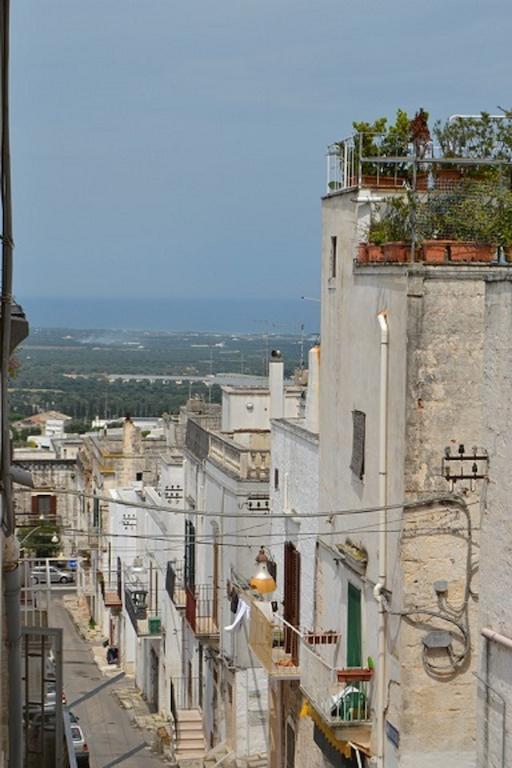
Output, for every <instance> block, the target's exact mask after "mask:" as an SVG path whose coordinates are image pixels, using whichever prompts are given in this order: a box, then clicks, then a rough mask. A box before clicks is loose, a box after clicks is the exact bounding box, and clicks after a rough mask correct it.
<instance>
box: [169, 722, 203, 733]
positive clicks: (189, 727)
mask: <svg viewBox="0 0 512 768" xmlns="http://www.w3.org/2000/svg"><path fill="white" fill-rule="evenodd" d="M175 730H176V731H177V732H178V733H183V732H184V731H201V733H202V732H203V723H202V721H200V720H178V722H177V723H176V724H175Z"/></svg>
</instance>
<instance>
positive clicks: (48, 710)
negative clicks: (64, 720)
mask: <svg viewBox="0 0 512 768" xmlns="http://www.w3.org/2000/svg"><path fill="white" fill-rule="evenodd" d="M69 719H70V721H71V724H72V725H73V724H75V723H78V721H79V719H80V718H79V717H78V715H75V713H74V712H72V711H71V710H69ZM29 720H30V725H31V726H34V727H35V728H37V727H39V726H40V725H41V723H42V722H43V721H44V724H45V725H55V705H53V706H52V705H49V704H47V705H45V708H44V712H41V710H40V709H38V710H37V711H35V712H33V713H29Z"/></svg>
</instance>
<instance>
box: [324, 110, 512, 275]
mask: <svg viewBox="0 0 512 768" xmlns="http://www.w3.org/2000/svg"><path fill="white" fill-rule="evenodd" d="M353 127H354V130H355V131H356V134H355V135H354V136H353V137H351V138H350V139H347V140H345V141H344V142H340V143H339V144H337V145H334V146H335V147H336V152H337V153H338V158H339V161H340V162H341V163H343V171H344V177H343V179H342V181H343V182H344V186H345V188H349V187H351V186H363V187H370V188H379V189H382V190H392V189H395V192H394V193H391V194H390V193H389V192H387V193H386V194H384V198H382V196H381V197H380V202H376V203H374V204H372V206H371V217H370V223H369V226H368V227H367V231H366V232H365V233H364V235H365V236H364V238H363V239H364V241H365V242H363V243H361V246H360V248H359V254H358V261H359V262H368V261H395V262H396V261H410V260H415V261H420V260H424V261H426V262H428V263H435V264H440V263H444V262H450V261H463V262H464V261H465V262H490V261H496V262H500V263H503V262H512V191H511V189H512V176H511V169H512V112H504V113H503V114H502V115H499V116H491V115H488V114H486V113H482V114H481V115H479V116H478V117H469V118H465V117H454V118H449V119H448V120H446V121H445V122H441V121H437V122H436V123H435V124H434V126H433V128H432V130H431V129H430V127H429V122H428V113H427V112H425V111H424V110H423V109H420V110H419V111H418V112H417V113H416V114H415V116H414V117H413V118H410V117H409V116H408V115H407V114H406V112H404V111H403V110H398V112H397V115H396V119H395V122H394V123H391V124H389V123H388V121H387V119H386V118H384V117H382V118H378V119H377V120H375V121H374V122H373V123H367V122H354V123H353ZM331 149H332V148H331ZM349 154H350V158H349ZM342 186H343V185H342ZM337 189H338V187H336V186H335V187H334V188H333V189H330V191H336V190H337ZM398 190H400V191H398Z"/></svg>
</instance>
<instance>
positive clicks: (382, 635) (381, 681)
mask: <svg viewBox="0 0 512 768" xmlns="http://www.w3.org/2000/svg"><path fill="white" fill-rule="evenodd" d="M377 319H378V321H379V326H380V400H379V506H380V508H381V510H380V513H379V583H378V584H377V587H376V588H375V590H374V593H375V596H376V598H377V601H378V603H379V630H378V648H377V675H378V679H377V765H378V766H379V768H383V766H384V738H385V732H384V731H385V723H384V709H385V706H386V627H387V614H386V606H385V602H384V599H383V596H382V590H383V589H385V588H386V575H387V533H386V527H387V509H386V507H387V503H388V470H387V467H388V454H387V443H388V363H389V327H388V320H387V312H386V311H383V312H379V314H378V315H377Z"/></svg>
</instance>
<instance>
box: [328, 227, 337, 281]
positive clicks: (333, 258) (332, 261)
mask: <svg viewBox="0 0 512 768" xmlns="http://www.w3.org/2000/svg"><path fill="white" fill-rule="evenodd" d="M337 251H338V238H337V237H334V236H333V237H331V251H330V255H329V277H336V266H337V265H336V262H337V259H338V254H337Z"/></svg>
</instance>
